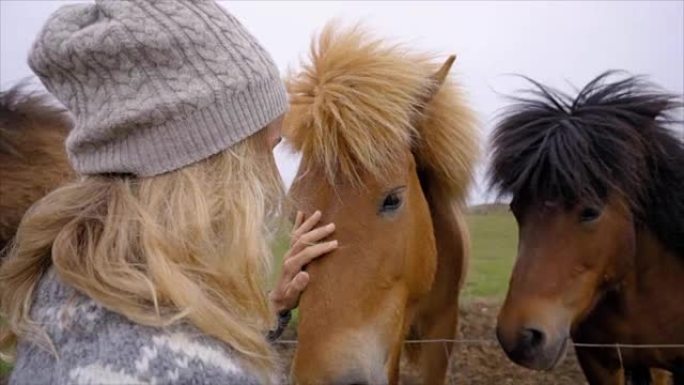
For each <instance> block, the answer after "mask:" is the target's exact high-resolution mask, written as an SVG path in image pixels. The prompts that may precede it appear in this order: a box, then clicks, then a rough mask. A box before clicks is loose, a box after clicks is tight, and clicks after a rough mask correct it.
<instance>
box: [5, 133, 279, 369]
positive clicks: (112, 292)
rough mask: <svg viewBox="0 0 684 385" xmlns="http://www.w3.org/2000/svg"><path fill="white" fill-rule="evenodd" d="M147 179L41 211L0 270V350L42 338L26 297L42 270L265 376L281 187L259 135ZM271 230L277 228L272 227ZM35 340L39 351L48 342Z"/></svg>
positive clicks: (92, 191)
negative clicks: (195, 334) (197, 337)
mask: <svg viewBox="0 0 684 385" xmlns="http://www.w3.org/2000/svg"><path fill="white" fill-rule="evenodd" d="M263 131H265V130H262V131H261V132H260V133H258V134H256V135H253V136H252V137H250V138H248V139H246V140H245V141H243V142H241V143H239V144H237V145H235V146H234V147H233V148H231V149H229V150H226V151H224V152H222V153H220V154H217V155H215V156H213V157H211V158H209V159H206V160H204V161H201V162H198V163H196V164H193V165H191V166H188V167H185V168H182V169H179V170H176V171H173V172H169V173H166V174H162V175H159V176H155V177H150V178H135V177H125V176H87V177H84V178H83V179H82V180H80V181H78V182H75V183H72V184H70V185H67V186H64V187H62V188H60V189H58V190H56V191H54V192H52V193H50V194H49V195H47V196H46V197H45V198H43V199H42V200H41V201H40V202H38V203H37V204H36V205H35V206H34V207H33V208H32V209H31V210H30V211H29V213H27V215H26V216H25V217H24V219H23V220H22V222H21V225H20V227H19V229H18V232H17V236H16V240H15V243H14V245H13V246H12V248H11V249H10V252H9V255H8V259H7V261H6V262H5V263H4V264H3V265H2V267H0V288H1V299H0V300H1V310H2V316H3V317H5V321H6V324H4V325H2V326H1V327H2V334H1V335H0V347H2V348H3V351H5V352H9V351H11V350H13V348H14V345H15V344H16V339H17V337H20V338H32V339H34V340H38V339H41V338H40V337H37V336H40V335H43V336H44V337H46V336H45V333H44V332H42V331H41V330H39V329H38V327H37V326H36V325H35V324H33V323H32V320H31V318H30V314H29V312H30V309H31V304H32V298H33V294H34V293H33V292H34V290H35V288H36V285H37V283H38V281H39V280H40V278H41V276H42V275H43V274H44V273H45V272H46V271H47V270H48V269H49V268H50V267H54V270H55V271H56V273H57V274H58V276H59V277H60V279H61V280H62V281H63V282H65V283H66V284H68V285H70V286H72V287H74V288H76V289H77V290H79V291H81V292H83V293H85V294H86V295H87V296H89V297H91V298H93V299H95V300H96V301H98V302H99V303H101V304H102V305H104V306H105V307H106V308H108V309H110V310H112V311H115V312H117V313H120V314H123V315H125V316H126V317H128V318H129V319H131V320H132V321H134V322H136V323H140V324H143V325H150V326H165V325H169V324H173V323H175V322H178V321H181V320H187V321H189V322H190V323H192V324H194V325H195V326H196V327H197V328H198V329H200V330H201V331H202V332H204V333H206V334H208V335H211V336H213V337H215V338H218V339H219V340H221V341H224V342H225V343H227V344H228V345H230V346H231V347H232V348H233V349H235V350H236V351H237V352H239V354H240V355H241V356H242V357H243V358H244V361H245V363H246V364H247V365H249V366H250V367H252V368H253V369H255V370H256V371H257V372H258V373H261V375H262V376H264V377H266V376H267V373H268V372H269V371H270V370H272V369H273V366H274V355H273V354H272V350H271V348H270V346H269V344H268V343H267V341H266V339H265V332H266V330H267V329H268V328H269V327H271V326H272V324H273V319H272V318H273V315H272V310H271V309H270V307H269V302H268V299H267V297H266V292H265V288H266V284H267V280H268V274H269V271H270V259H271V258H270V257H271V253H270V249H269V246H268V239H267V237H266V236H265V234H264V231H265V230H268V229H269V228H270V226H269V225H270V222H269V220H268V218H270V217H275V215H271V214H274V213H275V211H276V210H277V208H278V206H277V204H278V202H279V198H280V196H281V194H282V185H281V182H280V178H279V176H278V172H277V169H276V167H275V163H274V161H273V157H272V156H271V154H270V149H268V147H267V144H266V143H265V139H264V136H265V134H264V132H263ZM274 223H275V222H274ZM44 337H43V339H42V341H38V342H40V343H42V344H44V343H46V342H48V343H49V340H48V341H45V340H44Z"/></svg>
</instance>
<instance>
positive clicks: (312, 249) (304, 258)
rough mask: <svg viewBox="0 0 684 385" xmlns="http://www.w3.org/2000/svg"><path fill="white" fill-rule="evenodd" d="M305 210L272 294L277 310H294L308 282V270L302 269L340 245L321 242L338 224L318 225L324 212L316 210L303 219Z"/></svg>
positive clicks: (298, 217) (293, 235) (270, 296)
mask: <svg viewBox="0 0 684 385" xmlns="http://www.w3.org/2000/svg"><path fill="white" fill-rule="evenodd" d="M304 219H305V218H304V213H302V212H297V217H296V219H295V224H294V232H293V233H292V239H291V240H290V250H288V251H287V253H285V256H284V257H283V269H282V272H281V273H280V277H279V278H278V281H277V282H276V286H275V288H274V289H273V290H272V291H271V293H270V294H269V299H270V300H271V302H272V303H273V307H274V308H275V310H276V312H278V313H280V312H282V311H286V310H290V309H294V308H295V307H297V305H298V304H299V297H300V296H301V294H302V292H303V291H304V289H305V288H306V285H308V284H309V273H307V272H306V271H303V270H302V268H303V267H304V266H306V264H308V263H309V262H311V261H312V260H314V259H316V258H318V257H320V256H322V255H323V254H326V253H329V252H331V251H333V250H335V249H336V248H337V241H336V240H332V241H327V242H320V243H319V241H320V240H322V239H324V238H325V237H327V236H329V235H330V234H332V233H333V231H335V224H334V223H329V224H327V225H325V226H320V227H316V225H317V224H318V222H319V221H320V220H321V212H320V211H316V212H315V213H313V214H312V215H311V216H310V217H309V218H308V219H306V220H304Z"/></svg>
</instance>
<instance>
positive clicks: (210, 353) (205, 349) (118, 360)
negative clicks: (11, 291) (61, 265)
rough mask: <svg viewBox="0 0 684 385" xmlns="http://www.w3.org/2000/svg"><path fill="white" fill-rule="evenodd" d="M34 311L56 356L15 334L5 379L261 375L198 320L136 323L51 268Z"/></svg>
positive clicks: (234, 384) (173, 380)
mask: <svg viewBox="0 0 684 385" xmlns="http://www.w3.org/2000/svg"><path fill="white" fill-rule="evenodd" d="M31 315H32V317H33V319H34V320H35V321H36V322H38V323H40V324H41V325H42V327H43V328H44V330H45V331H46V332H47V334H48V335H49V337H50V339H51V341H52V343H53V344H54V347H55V350H56V353H57V356H55V355H54V354H53V353H51V352H49V351H47V350H45V349H44V348H42V347H39V346H37V345H35V344H33V343H31V342H29V341H20V342H19V346H18V347H17V360H16V363H15V366H14V370H13V372H12V374H11V376H10V381H9V383H10V385H24V384H54V385H67V384H68V385H71V384H117V385H119V384H228V385H251V384H258V383H259V381H258V380H257V379H256V377H255V376H254V375H252V374H251V373H249V372H248V371H247V370H246V369H245V368H244V367H243V366H242V365H241V363H240V361H239V360H238V359H237V358H236V354H235V353H234V352H233V351H232V350H231V349H230V348H229V347H228V346H226V345H225V344H223V343H221V342H220V341H218V340H216V339H214V338H211V337H208V336H206V335H202V334H201V333H200V332H199V331H198V330H197V329H196V328H194V327H191V326H189V325H176V326H173V327H169V328H153V327H147V326H142V325H139V324H135V323H133V322H131V321H129V320H128V319H126V318H125V317H123V316H121V315H119V314H118V313H114V312H111V311H109V310H107V309H105V308H104V307H102V306H100V305H98V304H97V303H96V302H95V301H93V300H92V299H90V298H88V297H85V296H83V295H82V294H79V293H78V292H77V291H75V290H74V289H72V288H71V287H69V286H66V285H65V284H63V283H62V282H60V281H59V279H58V278H57V276H56V274H55V273H54V272H52V271H51V272H49V273H48V274H46V275H45V276H44V277H43V279H42V280H41V282H40V284H39V286H38V288H37V291H36V297H35V302H34V304H33V307H32V309H31Z"/></svg>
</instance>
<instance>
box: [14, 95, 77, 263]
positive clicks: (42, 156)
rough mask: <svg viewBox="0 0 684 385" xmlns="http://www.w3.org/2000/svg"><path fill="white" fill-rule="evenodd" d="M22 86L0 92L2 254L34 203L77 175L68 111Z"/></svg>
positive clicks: (44, 96) (46, 97)
mask: <svg viewBox="0 0 684 385" xmlns="http://www.w3.org/2000/svg"><path fill="white" fill-rule="evenodd" d="M50 100H51V99H50V98H49V97H48V96H47V95H44V94H40V93H36V92H29V91H27V87H26V86H25V85H23V84H20V85H17V86H15V87H13V88H11V89H10V90H7V91H3V92H0V255H2V250H3V249H4V248H5V246H6V245H7V244H8V243H9V241H10V240H11V239H12V238H13V237H14V233H15V232H16V229H17V227H18V226H19V221H21V218H22V217H23V216H24V213H25V212H26V210H28V208H29V207H31V205H33V203H35V202H36V201H38V200H39V199H40V198H42V197H43V196H45V194H47V193H48V192H50V191H52V190H53V189H55V188H56V187H58V186H59V185H61V184H63V183H65V182H66V181H67V180H68V179H69V178H72V177H74V172H73V171H72V169H71V166H70V165H69V163H68V161H67V157H66V153H65V150H64V140H65V139H66V136H67V134H68V133H69V130H70V129H71V120H70V118H69V117H68V115H67V113H66V112H65V111H64V110H63V109H60V108H58V107H55V106H54V105H53V104H51V102H50Z"/></svg>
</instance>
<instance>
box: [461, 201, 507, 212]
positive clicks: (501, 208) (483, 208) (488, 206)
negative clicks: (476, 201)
mask: <svg viewBox="0 0 684 385" xmlns="http://www.w3.org/2000/svg"><path fill="white" fill-rule="evenodd" d="M508 211H509V210H508V203H500V202H497V203H484V204H481V205H474V206H469V207H468V208H467V209H466V212H467V213H468V214H500V213H508Z"/></svg>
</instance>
